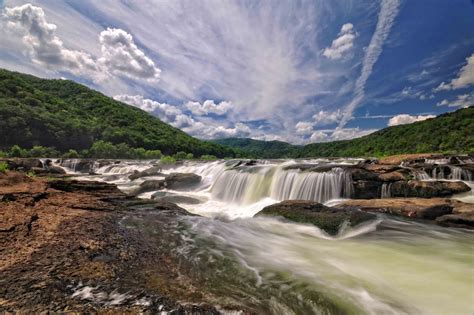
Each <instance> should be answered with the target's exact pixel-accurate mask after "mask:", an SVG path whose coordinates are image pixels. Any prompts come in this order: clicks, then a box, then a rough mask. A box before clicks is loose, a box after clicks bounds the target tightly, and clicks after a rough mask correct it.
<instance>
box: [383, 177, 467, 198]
mask: <svg viewBox="0 0 474 315" xmlns="http://www.w3.org/2000/svg"><path fill="white" fill-rule="evenodd" d="M469 190H471V188H470V187H469V186H468V185H466V183H464V182H461V181H457V182H448V181H419V180H410V181H408V182H405V181H398V182H394V183H393V184H392V186H391V188H390V194H391V195H392V196H393V197H419V198H432V197H444V196H451V195H453V194H458V193H462V192H466V191H469Z"/></svg>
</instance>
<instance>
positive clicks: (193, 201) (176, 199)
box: [153, 195, 202, 205]
mask: <svg viewBox="0 0 474 315" xmlns="http://www.w3.org/2000/svg"><path fill="white" fill-rule="evenodd" d="M153 199H155V200H160V201H165V202H172V203H184V204H189V205H197V204H200V203H202V201H201V200H199V199H197V198H193V197H189V196H179V195H172V196H162V197H153Z"/></svg>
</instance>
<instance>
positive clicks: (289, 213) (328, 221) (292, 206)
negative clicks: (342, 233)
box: [256, 200, 376, 235]
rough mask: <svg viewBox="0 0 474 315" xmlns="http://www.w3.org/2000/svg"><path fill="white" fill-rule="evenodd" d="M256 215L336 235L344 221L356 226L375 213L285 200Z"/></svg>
mask: <svg viewBox="0 0 474 315" xmlns="http://www.w3.org/2000/svg"><path fill="white" fill-rule="evenodd" d="M256 216H276V217H283V218H285V219H287V220H290V221H294V222H298V223H310V224H314V225H315V226H317V227H318V228H320V229H322V230H324V231H326V232H327V233H329V234H331V235H336V234H337V233H338V232H339V229H340V227H341V226H342V225H343V224H345V223H346V222H347V223H348V224H349V225H350V226H357V225H359V224H361V223H364V222H366V221H369V220H373V219H375V218H376V216H375V215H373V214H370V213H366V212H362V211H358V210H353V209H335V208H330V207H326V206H324V205H322V204H320V203H317V202H314V201H306V200H286V201H282V202H280V203H277V204H274V205H270V206H268V207H265V208H263V209H262V210H261V211H260V212H258V213H257V214H256Z"/></svg>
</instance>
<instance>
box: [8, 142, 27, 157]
mask: <svg viewBox="0 0 474 315" xmlns="http://www.w3.org/2000/svg"><path fill="white" fill-rule="evenodd" d="M8 156H9V157H16V158H22V157H28V151H27V150H25V149H22V148H20V146H18V145H14V146H13V147H11V149H10V151H9V152H8Z"/></svg>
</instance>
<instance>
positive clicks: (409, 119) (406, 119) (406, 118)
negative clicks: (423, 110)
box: [388, 114, 436, 126]
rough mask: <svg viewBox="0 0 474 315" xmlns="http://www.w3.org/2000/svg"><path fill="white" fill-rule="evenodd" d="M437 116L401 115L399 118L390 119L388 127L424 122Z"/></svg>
mask: <svg viewBox="0 0 474 315" xmlns="http://www.w3.org/2000/svg"><path fill="white" fill-rule="evenodd" d="M435 117H436V116H435V115H418V116H416V115H415V116H412V115H408V114H400V115H397V116H394V117H392V118H390V119H389V121H388V126H398V125H405V124H411V123H414V122H416V121H422V120H426V119H430V118H435Z"/></svg>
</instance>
